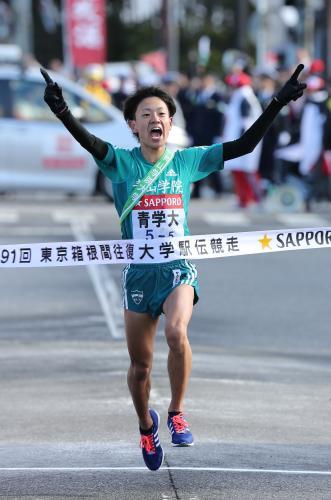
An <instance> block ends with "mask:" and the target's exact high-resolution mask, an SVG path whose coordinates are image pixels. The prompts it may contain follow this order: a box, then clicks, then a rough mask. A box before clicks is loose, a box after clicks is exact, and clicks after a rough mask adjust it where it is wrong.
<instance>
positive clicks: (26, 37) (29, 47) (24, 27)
mask: <svg viewBox="0 0 331 500" xmlns="http://www.w3.org/2000/svg"><path fill="white" fill-rule="evenodd" d="M11 5H12V7H13V9H14V12H15V15H16V19H17V24H16V29H15V34H14V43H16V45H18V46H19V47H20V48H21V50H22V54H23V56H26V55H31V54H33V51H34V47H33V42H32V38H33V37H32V33H33V21H32V0H24V2H22V1H21V0H12V3H11Z"/></svg>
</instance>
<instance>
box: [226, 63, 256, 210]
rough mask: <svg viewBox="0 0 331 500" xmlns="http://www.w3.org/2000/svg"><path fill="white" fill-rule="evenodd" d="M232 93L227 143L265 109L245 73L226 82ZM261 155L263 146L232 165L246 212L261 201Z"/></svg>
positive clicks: (235, 74)
mask: <svg viewBox="0 0 331 500" xmlns="http://www.w3.org/2000/svg"><path fill="white" fill-rule="evenodd" d="M225 83H226V84H227V85H228V86H229V88H230V89H231V97H230V100H229V103H228V106H227V109H226V115H225V127H224V134H223V142H226V141H231V140H234V139H235V138H236V137H238V136H240V135H241V134H242V133H243V132H244V131H245V130H247V129H248V128H249V127H250V126H251V125H252V123H253V122H254V121H255V120H256V119H257V118H258V116H259V115H260V114H261V111H262V110H261V105H260V103H259V101H258V99H257V97H256V95H255V94H254V91H253V88H252V81H251V77H250V76H249V75H248V74H247V73H244V72H243V71H238V72H236V73H232V74H230V75H228V76H227V77H226V78H225ZM260 155H261V144H259V145H258V146H257V147H256V148H255V150H254V151H252V153H249V154H247V155H245V156H242V157H240V158H234V159H233V160H231V161H229V162H228V168H230V169H231V170H232V174H233V180H234V190H235V193H236V195H237V198H238V205H239V207H242V208H246V207H248V206H249V205H250V204H255V203H258V202H259V201H260V198H261V193H260V185H259V179H258V175H257V171H258V167H259V161H260Z"/></svg>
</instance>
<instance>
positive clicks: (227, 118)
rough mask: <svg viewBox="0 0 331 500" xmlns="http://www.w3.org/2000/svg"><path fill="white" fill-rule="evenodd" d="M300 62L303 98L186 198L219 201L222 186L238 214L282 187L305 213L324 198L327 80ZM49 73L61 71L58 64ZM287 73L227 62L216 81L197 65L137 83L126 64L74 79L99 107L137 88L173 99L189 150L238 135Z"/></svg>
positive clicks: (330, 135)
mask: <svg viewBox="0 0 331 500" xmlns="http://www.w3.org/2000/svg"><path fill="white" fill-rule="evenodd" d="M297 62H298V63H299V62H303V63H304V64H305V70H304V73H303V75H302V79H303V80H304V81H306V83H307V91H306V93H305V96H304V98H302V99H299V100H298V101H296V102H291V103H290V104H289V105H288V106H286V107H285V108H283V110H282V112H281V113H280V115H279V116H278V117H277V119H276V120H275V122H274V123H273V125H272V126H271V128H270V129H269V131H268V133H267V134H266V136H265V138H264V140H263V141H262V143H261V144H260V145H259V146H258V147H257V148H256V149H255V150H254V151H253V152H252V153H251V154H249V155H246V156H244V157H241V158H238V159H236V160H232V161H231V162H228V163H227V165H226V171H227V172H230V174H228V173H221V174H219V173H215V174H213V175H211V176H209V178H208V180H207V181H200V182H197V183H196V184H195V185H194V188H193V192H192V196H193V197H194V198H200V197H205V196H208V197H211V196H214V197H219V196H221V195H222V193H223V192H224V190H226V189H228V188H229V186H230V187H231V189H233V191H234V192H235V194H236V206H237V207H238V208H241V209H262V207H263V203H264V201H265V199H266V198H267V197H268V196H270V193H273V192H275V191H277V190H278V192H280V190H279V188H280V187H282V186H284V185H286V186H287V187H288V188H290V189H287V191H286V192H283V199H282V200H281V202H282V203H284V204H288V205H291V204H295V203H296V199H297V197H298V196H299V198H300V199H301V201H302V203H303V205H304V207H305V209H306V210H307V211H309V210H311V206H312V202H314V203H316V202H317V203H318V202H320V201H323V200H328V201H330V200H331V181H330V179H331V97H330V90H331V82H328V81H327V79H326V78H325V64H324V61H322V60H320V59H315V60H310V59H309V57H308V56H307V54H305V53H302V54H301V55H298V61H297ZM49 66H50V69H53V70H55V71H58V72H64V71H65V70H64V68H63V66H62V65H61V63H60V62H59V61H52V62H51V63H50V64H49ZM292 70H293V68H282V67H281V65H278V66H277V64H275V65H274V66H273V67H271V66H270V67H267V68H262V69H260V68H256V67H251V65H250V64H248V63H247V61H246V60H245V59H242V60H238V61H234V63H233V65H232V66H231V68H230V69H229V71H228V72H227V74H225V75H224V76H223V77H221V76H220V75H217V74H211V73H208V72H206V71H205V69H204V68H203V67H201V68H197V71H196V73H195V74H194V75H193V76H190V77H189V76H187V75H184V74H180V73H177V72H168V73H165V74H163V75H161V76H159V75H157V74H156V73H153V74H152V76H151V75H149V76H148V77H144V78H141V77H139V75H138V74H136V73H135V69H134V67H133V68H132V72H131V73H130V74H126V75H124V74H121V73H120V72H119V73H118V74H115V75H108V76H107V74H106V72H105V69H104V68H103V67H102V66H100V65H91V66H88V67H87V68H85V70H84V71H83V72H82V73H81V74H80V75H79V76H78V77H77V79H78V81H79V82H80V83H81V84H82V85H83V86H84V87H85V88H86V90H87V91H88V92H91V93H92V94H94V96H95V97H97V98H98V99H100V100H101V101H102V102H103V103H105V104H110V103H112V104H114V105H115V106H117V107H118V108H119V109H121V108H122V105H123V102H124V100H125V99H126V97H127V96H128V95H129V94H130V93H131V92H133V91H134V90H135V89H136V88H137V87H139V86H142V85H146V84H157V85H161V86H162V87H163V88H164V89H165V90H167V91H168V92H169V93H170V94H171V95H172V96H173V98H174V99H175V101H176V105H177V113H176V116H175V124H176V125H178V126H180V127H182V128H185V130H186V131H187V134H188V136H189V138H190V143H191V145H193V146H204V145H210V144H213V143H215V142H220V141H227V140H233V139H236V138H238V137H239V136H240V135H241V134H242V133H243V132H244V131H245V130H246V129H247V128H248V127H249V126H250V125H251V124H252V123H253V122H254V121H255V120H256V119H257V117H258V116H259V115H260V114H261V112H262V110H263V109H265V107H266V106H267V105H268V103H269V102H270V100H271V99H272V97H273V95H274V94H275V93H276V91H277V89H278V87H279V86H280V85H281V84H282V83H283V82H284V81H285V80H286V79H287V78H288V77H289V74H290V73H291V72H292Z"/></svg>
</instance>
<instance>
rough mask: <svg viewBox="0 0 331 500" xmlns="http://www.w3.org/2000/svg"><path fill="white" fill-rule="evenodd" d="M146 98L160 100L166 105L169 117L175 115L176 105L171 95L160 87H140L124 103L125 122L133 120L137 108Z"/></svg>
mask: <svg viewBox="0 0 331 500" xmlns="http://www.w3.org/2000/svg"><path fill="white" fill-rule="evenodd" d="M148 97H158V98H159V99H161V100H162V101H163V102H164V103H165V104H166V105H167V108H168V110H169V116H174V114H175V113H176V104H175V102H174V100H173V98H172V97H171V95H169V94H168V93H167V92H165V91H164V90H162V89H161V88H160V87H142V88H140V89H138V90H137V91H136V92H135V93H134V94H132V95H130V96H129V97H128V98H127V99H126V100H125V101H124V106H123V114H124V118H125V121H130V120H134V119H135V114H136V111H137V107H138V106H139V104H140V103H141V101H142V100H143V99H147V98H148Z"/></svg>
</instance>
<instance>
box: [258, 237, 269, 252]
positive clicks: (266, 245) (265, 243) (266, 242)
mask: <svg viewBox="0 0 331 500" xmlns="http://www.w3.org/2000/svg"><path fill="white" fill-rule="evenodd" d="M270 241H272V238H268V235H267V234H265V235H264V236H263V238H262V239H261V240H259V242H260V243H261V245H262V250H264V249H265V248H270V250H271V246H270Z"/></svg>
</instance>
